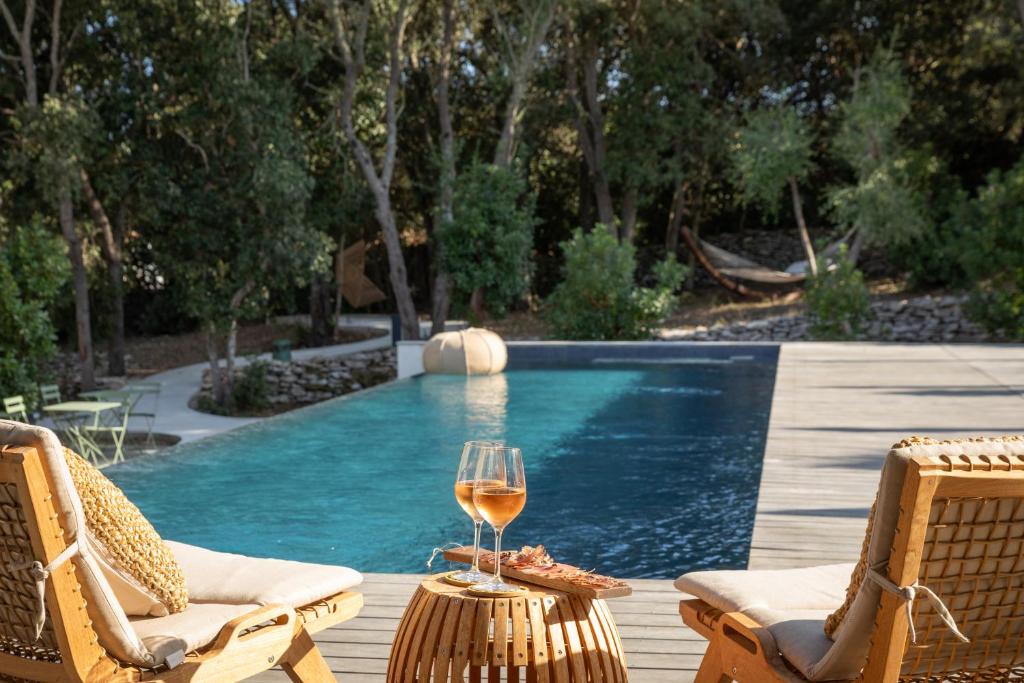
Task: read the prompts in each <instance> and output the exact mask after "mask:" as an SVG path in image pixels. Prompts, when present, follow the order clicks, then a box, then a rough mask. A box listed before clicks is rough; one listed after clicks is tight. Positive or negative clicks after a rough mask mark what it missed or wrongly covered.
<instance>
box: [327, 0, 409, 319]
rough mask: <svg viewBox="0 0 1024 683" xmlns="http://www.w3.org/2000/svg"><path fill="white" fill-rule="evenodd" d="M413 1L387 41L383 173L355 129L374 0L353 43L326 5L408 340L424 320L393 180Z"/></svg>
mask: <svg viewBox="0 0 1024 683" xmlns="http://www.w3.org/2000/svg"><path fill="white" fill-rule="evenodd" d="M408 6H409V2H408V0H399V4H398V8H397V9H396V11H395V16H394V21H393V24H392V27H391V35H390V40H389V44H388V85H387V89H386V91H385V96H384V118H385V127H386V130H387V135H386V141H385V144H384V155H383V160H382V162H381V168H380V171H379V172H378V171H377V166H376V164H375V163H374V160H373V157H372V156H371V155H370V151H369V150H368V149H367V147H366V145H365V144H364V143H363V141H362V140H360V139H359V136H358V135H357V134H356V128H355V123H354V120H353V113H352V108H353V106H354V102H355V96H356V86H357V81H358V77H359V74H360V73H361V72H362V70H363V67H364V66H365V64H366V62H365V57H366V55H365V40H364V39H365V36H366V31H367V25H368V24H367V22H368V21H369V16H370V9H371V3H370V2H369V1H367V2H365V3H364V4H363V5H362V10H361V11H360V12H359V14H358V19H357V25H356V27H355V34H356V38H357V39H356V41H355V42H354V43H353V42H351V41H350V40H349V37H348V31H347V29H346V27H345V21H344V17H343V16H342V13H341V8H340V6H339V3H338V1H337V0H332V2H330V3H329V4H328V8H327V9H328V14H329V16H330V19H331V23H332V24H333V28H334V37H335V41H336V43H337V46H338V49H339V51H340V53H341V56H342V60H343V61H344V63H345V84H344V89H343V91H342V97H341V102H340V103H339V106H338V115H339V118H340V120H341V127H342V129H343V130H344V132H345V138H346V139H347V140H348V143H349V147H351V149H352V152H353V154H354V156H355V158H356V162H357V163H358V164H359V168H360V169H361V170H362V172H363V176H364V177H365V178H366V183H367V185H369V186H370V191H371V192H372V193H373V199H374V203H375V205H376V211H375V215H376V217H377V223H378V224H380V227H381V232H382V233H383V234H384V246H385V247H387V253H388V274H389V276H390V280H391V289H392V291H393V292H394V294H395V303H396V305H397V307H398V316H399V318H400V319H401V321H402V336H403V338H405V339H419V338H420V324H419V319H418V318H417V317H416V306H415V304H414V303H413V300H412V293H411V292H410V290H409V280H408V273H407V271H406V268H405V257H404V256H403V254H402V242H401V240H400V239H399V237H398V228H397V227H396V225H395V217H394V214H393V213H392V211H391V196H390V192H391V179H392V177H393V174H394V170H395V159H396V158H397V155H398V109H399V108H398V103H397V99H398V94H399V90H400V88H401V86H402V78H401V75H402V44H403V40H404V36H405V28H406V25H407V22H408V16H407V14H406V10H407V9H408ZM360 36H361V37H360Z"/></svg>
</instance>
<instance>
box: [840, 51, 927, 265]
mask: <svg viewBox="0 0 1024 683" xmlns="http://www.w3.org/2000/svg"><path fill="white" fill-rule="evenodd" d="M840 113H841V117H842V122H841V124H840V126H839V131H838V133H837V134H836V136H835V139H834V140H833V147H834V149H835V151H836V154H837V155H838V156H839V157H840V158H841V159H842V160H844V161H845V162H846V163H848V164H849V165H850V166H851V167H852V168H853V171H854V174H855V177H856V182H855V183H854V184H852V185H840V186H836V187H834V188H832V189H831V191H830V193H829V204H830V208H831V210H832V212H833V214H834V215H835V217H836V219H837V222H838V223H839V224H840V225H845V226H849V227H851V228H855V229H856V230H857V238H856V240H855V242H854V246H853V248H852V249H851V256H850V257H851V259H852V260H854V261H856V258H857V255H858V252H859V250H860V246H861V245H862V244H864V243H874V244H880V245H899V244H905V243H906V242H908V241H909V240H910V239H912V238H914V237H917V236H918V235H920V234H922V233H923V232H924V231H925V230H926V229H927V228H928V221H927V218H926V214H927V211H926V207H925V196H926V195H925V194H924V192H922V191H921V190H920V189H919V188H918V187H916V186H915V183H916V181H917V180H918V178H920V177H921V175H922V174H925V173H927V172H928V166H929V165H930V164H929V160H928V159H927V158H922V155H921V154H920V153H915V152H911V151H908V150H906V149H905V148H904V146H903V145H902V144H901V143H900V141H899V138H898V129H899V126H900V123H901V122H902V121H903V120H904V119H905V118H906V116H907V115H908V114H909V113H910V90H909V88H908V87H907V84H906V81H905V80H904V79H903V77H902V75H901V73H900V67H899V64H897V63H896V61H895V60H894V59H893V56H892V54H891V52H889V51H887V50H879V51H877V52H876V53H875V55H874V56H873V57H872V59H871V61H870V63H869V64H868V65H866V66H865V67H864V68H863V69H861V70H860V71H858V73H857V76H856V82H855V85H854V89H853V94H852V96H851V97H850V99H849V100H847V101H846V102H843V104H842V105H841V107H840Z"/></svg>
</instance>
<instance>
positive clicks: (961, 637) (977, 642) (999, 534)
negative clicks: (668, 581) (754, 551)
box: [676, 437, 1024, 683]
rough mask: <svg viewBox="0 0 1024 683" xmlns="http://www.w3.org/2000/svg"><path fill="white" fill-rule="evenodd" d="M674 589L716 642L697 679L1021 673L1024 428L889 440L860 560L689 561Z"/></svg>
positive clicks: (695, 624)
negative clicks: (798, 564) (787, 564)
mask: <svg viewBox="0 0 1024 683" xmlns="http://www.w3.org/2000/svg"><path fill="white" fill-rule="evenodd" d="M851 573H852V574H853V576H852V578H850V579H849V580H847V578H846V577H850V576H851ZM847 583H849V590H848V591H847ZM676 587H677V588H679V590H681V591H682V592H684V593H689V594H690V595H693V596H694V597H693V598H692V599H684V600H682V601H681V603H680V606H679V611H680V614H681V615H682V617H683V621H684V622H685V623H686V624H687V625H688V626H690V627H691V628H693V629H694V630H695V631H697V632H698V633H700V634H701V635H703V636H704V637H706V638H707V639H708V640H709V641H710V642H709V645H708V650H707V653H706V654H705V655H704V659H703V662H702V663H701V666H700V670H699V672H698V674H697V679H696V680H697V682H698V683H709V682H713V683H721V682H724V681H732V680H736V681H740V682H743V683H745V682H746V681H756V682H761V681H766V682H770V681H787V682H790V681H808V680H811V681H823V680H828V681H836V680H857V681H865V682H867V683H895V682H897V681H899V682H900V683H910V682H921V683H932V682H934V683H938V682H940V681H950V682H952V683H958V682H961V681H979V682H980V681H1008V680H1021V679H1022V677H1024V438H1022V437H1004V438H1003V439H974V440H965V441H959V442H943V443H939V442H934V441H931V440H927V439H917V438H915V439H910V440H907V441H904V442H901V443H899V444H897V445H896V446H894V447H893V450H892V451H890V453H889V456H888V458H887V459H886V462H885V465H884V467H883V469H882V478H881V483H880V485H879V491H878V497H877V498H876V502H875V507H874V508H873V509H872V517H871V520H870V521H869V524H868V534H867V537H866V539H865V543H864V552H863V555H862V558H861V561H860V562H858V563H857V565H856V568H855V565H853V564H847V565H829V566H825V567H811V568H806V569H792V570H771V571H770V570H761V571H758V570H751V571H721V572H694V573H691V574H686V575H684V576H682V577H680V578H679V579H678V580H677V581H676ZM844 599H846V603H844ZM841 605H842V606H843V613H841V614H840V615H837V617H841V619H840V618H837V617H832V618H831V620H830V625H834V624H838V627H837V628H836V629H835V631H834V633H833V635H832V638H834V641H833V640H832V639H830V638H828V637H826V635H825V633H824V625H825V622H826V620H827V619H829V618H830V614H832V613H833V612H834V611H835V610H836V609H838V608H840V606H841Z"/></svg>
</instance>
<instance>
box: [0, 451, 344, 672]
mask: <svg viewBox="0 0 1024 683" xmlns="http://www.w3.org/2000/svg"><path fill="white" fill-rule="evenodd" d="M0 482H2V483H5V484H7V483H13V484H14V485H15V486H16V488H17V492H18V498H19V500H20V501H21V505H22V508H23V512H24V515H25V523H26V527H27V531H28V534H29V537H30V540H31V547H32V551H33V553H34V556H35V558H36V559H38V560H40V561H41V562H43V563H44V564H49V563H50V562H52V561H53V560H54V559H55V558H56V557H57V556H58V555H59V554H60V553H61V552H63V551H64V549H65V548H66V547H67V539H66V537H65V533H64V530H63V529H62V528H61V526H60V524H59V522H58V520H59V516H58V514H57V510H56V509H55V507H54V499H53V496H52V495H51V493H50V492H51V491H52V490H53V482H52V481H51V480H50V476H49V473H48V471H47V469H46V468H45V467H44V466H43V463H42V461H41V457H40V455H39V453H38V451H37V450H36V449H35V448H26V447H10V446H0ZM77 561H78V560H77V558H72V560H71V561H70V562H65V563H64V564H63V565H61V566H60V567H58V568H57V569H56V570H54V571H53V572H52V573H51V574H50V577H49V580H48V581H47V582H46V611H47V615H48V617H49V620H50V622H51V624H52V627H53V631H54V635H55V638H56V641H57V643H58V644H59V646H60V647H59V649H60V658H61V661H59V662H47V661H40V660H33V659H27V658H24V657H20V656H17V655H15V654H10V653H7V652H0V678H2V677H4V676H12V677H16V678H19V679H27V680H32V681H54V682H56V681H82V682H93V681H95V682H96V683H100V682H106V681H113V682H117V683H124V682H127V681H166V682H167V683H179V682H184V681H237V680H241V679H243V678H247V677H249V676H253V675H255V674H257V673H260V672H262V671H265V670H267V669H269V668H271V667H273V666H275V665H280V666H281V667H282V668H283V669H284V671H285V672H286V673H287V674H288V676H289V678H291V679H292V680H293V681H305V682H307V683H321V682H326V681H332V682H333V681H334V680H335V678H334V675H333V674H332V673H331V670H330V668H329V667H328V666H327V663H326V662H325V661H324V659H323V656H322V655H321V654H320V651H319V650H318V649H317V647H316V645H315V643H314V642H313V639H312V637H311V635H312V634H313V633H316V632H318V631H321V630H323V629H325V628H327V627H329V626H332V625H334V624H337V623H340V622H343V621H347V620H349V619H351V618H353V617H355V616H356V615H357V614H358V613H359V610H360V608H361V607H362V605H363V597H362V594H360V593H357V592H353V591H345V592H342V593H338V594H336V595H333V596H331V597H328V598H325V599H324V600H321V601H318V602H316V603H313V604H310V605H306V606H304V607H302V608H299V609H298V610H295V609H292V608H291V607H287V606H284V605H268V606H265V607H261V608H259V609H256V610H254V611H252V612H250V613H248V614H244V615H242V616H240V617H238V618H236V619H234V620H232V621H230V622H229V623H227V624H226V625H225V626H224V627H223V628H222V629H221V631H220V633H219V634H218V636H217V638H216V639H215V640H214V641H213V643H212V644H210V645H208V646H207V647H205V648H203V649H202V650H200V651H197V652H191V653H188V654H187V655H186V657H185V661H184V662H183V663H182V664H179V665H178V666H176V667H175V668H173V669H167V668H166V667H161V668H157V669H146V668H142V667H137V666H132V665H126V664H123V663H120V662H118V661H116V660H115V659H114V658H113V657H111V656H110V655H109V654H108V653H107V652H106V650H104V649H103V647H102V645H100V643H99V638H98V636H97V633H96V631H95V630H94V629H93V628H92V622H91V621H90V619H89V615H88V613H87V609H85V607H87V605H88V603H89V601H90V600H91V596H90V595H89V594H88V591H87V590H86V589H85V587H84V586H83V585H82V584H80V583H79V582H78V579H77V578H76V576H75V563H76V562H77Z"/></svg>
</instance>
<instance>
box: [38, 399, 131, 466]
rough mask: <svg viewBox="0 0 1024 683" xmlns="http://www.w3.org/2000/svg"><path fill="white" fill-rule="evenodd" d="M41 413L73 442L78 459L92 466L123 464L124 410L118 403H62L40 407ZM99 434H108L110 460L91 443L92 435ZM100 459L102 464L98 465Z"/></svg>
mask: <svg viewBox="0 0 1024 683" xmlns="http://www.w3.org/2000/svg"><path fill="white" fill-rule="evenodd" d="M43 411H44V412H46V413H49V414H50V416H51V417H52V418H53V421H54V423H55V424H58V425H60V426H61V428H62V429H63V430H64V431H65V432H67V433H68V435H69V436H70V437H71V438H72V440H74V442H75V445H76V446H77V447H78V452H79V453H80V454H81V456H82V457H83V458H85V459H86V460H88V461H90V462H91V463H93V464H94V465H101V464H112V463H115V462H122V461H123V460H124V437H125V434H126V433H127V431H128V430H127V424H126V423H127V422H128V417H127V416H128V410H127V409H126V408H125V406H124V404H123V403H121V402H120V401H117V402H115V401H64V402H63V403H52V404H50V405H48V406H43ZM119 412H120V413H121V415H118V413H119ZM102 433H107V434H110V436H111V438H112V439H113V441H114V455H113V458H112V459H110V460H106V456H105V454H104V452H103V449H102V448H100V445H99V444H98V443H97V442H96V439H95V435H96V434H102ZM101 459H103V460H104V461H105V462H100V460H101Z"/></svg>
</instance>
